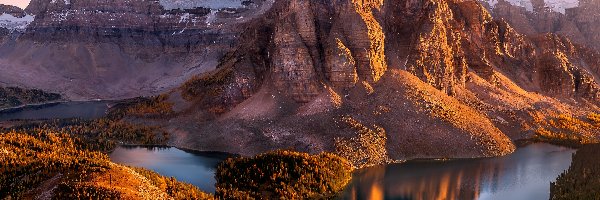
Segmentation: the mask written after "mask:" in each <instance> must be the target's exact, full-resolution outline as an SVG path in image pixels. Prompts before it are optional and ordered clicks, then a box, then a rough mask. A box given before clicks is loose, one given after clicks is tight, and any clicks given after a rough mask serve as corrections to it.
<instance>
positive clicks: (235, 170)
mask: <svg viewBox="0 0 600 200" xmlns="http://www.w3.org/2000/svg"><path fill="white" fill-rule="evenodd" d="M353 168H354V167H353V166H352V164H351V163H350V162H348V160H346V159H344V158H341V157H339V156H336V155H334V154H330V153H321V154H318V155H309V154H307V153H298V152H292V151H284V150H279V151H274V152H269V153H264V154H260V155H257V156H255V157H251V158H229V159H227V160H226V161H224V162H223V163H221V164H220V165H219V167H218V169H217V174H216V178H217V184H216V186H217V192H216V196H217V197H218V198H220V199H332V198H334V197H336V196H337V195H338V194H339V192H340V191H342V190H343V189H344V188H345V187H346V185H347V184H348V183H349V182H350V179H351V178H352V170H353Z"/></svg>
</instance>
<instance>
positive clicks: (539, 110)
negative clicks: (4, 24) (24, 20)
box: [0, 0, 600, 166]
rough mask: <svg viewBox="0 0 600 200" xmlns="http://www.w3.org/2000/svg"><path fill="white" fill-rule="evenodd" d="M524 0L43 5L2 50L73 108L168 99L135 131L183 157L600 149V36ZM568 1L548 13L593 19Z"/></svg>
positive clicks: (11, 63)
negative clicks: (569, 27) (540, 25)
mask: <svg viewBox="0 0 600 200" xmlns="http://www.w3.org/2000/svg"><path fill="white" fill-rule="evenodd" d="M515 2H521V3H523V2H525V3H527V2H528V1H527V0H524V1H510V2H506V1H499V2H493V3H494V4H493V5H491V4H490V2H484V4H483V5H482V4H480V3H479V2H477V1H463V0H385V1H384V0H365V1H358V0H337V1H325V0H290V1H270V0H268V1H263V0H256V1H244V2H237V1H228V2H226V3H224V4H197V5H196V4H193V5H192V4H179V3H176V2H175V1H142V0H134V1H111V2H97V1H87V0H82V1H73V2H71V1H69V3H67V1H50V0H35V1H33V2H32V4H31V5H30V6H29V7H28V8H27V9H26V10H25V11H24V12H25V13H24V14H25V15H27V14H32V15H35V20H33V21H32V22H31V23H30V24H28V26H27V27H26V29H25V31H12V32H10V31H9V34H5V35H6V36H5V37H4V39H3V40H2V41H3V43H2V44H1V45H0V69H2V70H3V72H5V73H2V74H0V79H2V80H3V82H5V83H6V84H7V85H10V84H18V85H19V84H23V85H25V86H28V87H29V88H39V89H43V90H45V91H55V92H59V93H61V94H64V96H65V98H68V99H90V98H126V97H132V96H145V95H156V94H159V93H160V94H162V95H160V96H159V97H157V102H153V103H148V102H146V103H141V104H139V105H137V106H135V105H134V106H133V107H130V108H128V109H129V110H130V111H131V110H133V112H125V116H124V118H123V119H124V120H125V121H129V122H131V123H135V124H141V125H144V126H151V127H157V128H158V129H160V131H163V132H165V133H168V135H169V138H168V140H169V141H167V143H168V144H170V145H174V146H178V147H185V148H189V149H196V150H205V151H223V152H229V153H236V154H242V155H255V154H259V153H263V152H267V151H270V150H276V149H294V150H298V151H303V152H310V153H320V152H323V151H327V152H336V153H338V154H340V155H344V156H345V157H346V158H347V159H348V160H351V161H354V163H353V164H355V165H357V166H370V165H374V164H381V163H385V162H390V161H394V160H404V159H410V158H448V157H455V158H472V157H491V156H501V155H506V154H509V153H511V152H513V151H514V149H515V142H516V141H521V140H542V141H550V142H556V143H560V142H564V141H566V142H565V143H569V144H572V145H580V144H584V143H592V142H596V141H597V140H598V139H600V133H599V132H598V129H596V128H595V127H596V122H595V121H594V120H595V118H594V117H591V118H590V117H589V116H595V115H596V113H600V108H599V107H598V98H599V97H600V85H599V84H598V83H599V82H598V81H599V80H600V79H599V77H600V57H598V52H597V48H596V47H595V45H594V44H593V43H592V42H589V41H591V40H593V38H594V37H587V36H586V37H584V38H586V40H580V39H578V38H577V37H572V36H571V35H568V34H562V33H561V32H560V31H542V30H535V31H528V30H526V27H527V26H529V25H523V24H522V23H517V22H516V21H514V20H512V19H511V18H508V17H503V15H501V12H500V11H502V9H503V5H504V6H515V5H514V4H515ZM563 3H564V4H560V3H553V4H551V5H552V6H551V7H549V9H546V10H545V11H544V12H546V11H547V12H548V13H553V14H552V15H555V14H556V15H567V18H569V19H580V18H572V17H568V16H569V13H571V14H573V13H574V12H572V11H573V9H576V8H575V7H573V5H571V4H569V3H568V2H563ZM527 5H529V4H527ZM593 5H594V4H593V2H583V3H581V5H579V6H578V7H577V8H586V9H587V8H590V9H588V11H589V10H594V9H595V7H594V6H593ZM225 7H230V8H225ZM518 7H522V5H521V4H519V5H518ZM542 7H543V6H542ZM175 8H178V9H175ZM511 8H512V7H511ZM538 8H540V6H539V5H537V4H536V5H534V4H532V7H531V9H534V10H533V11H534V12H535V13H537V14H540V13H544V12H541V10H537V11H536V10H535V9H538ZM592 8H594V9H592ZM527 9H529V7H527V6H525V8H523V10H524V12H530V11H529V10H527ZM531 9H530V10H531ZM490 10H491V11H492V12H490ZM509 10H510V11H511V12H512V11H513V9H509ZM563 10H564V12H563ZM596 10H597V9H596ZM557 11H558V12H557ZM588 11H586V12H588ZM549 15H550V14H549ZM525 16H527V15H525ZM15 17H16V16H15ZM589 17H591V18H589ZM589 17H588V18H585V19H587V21H590V20H589V19H591V20H592V21H593V16H592V15H590V16H589ZM581 19H582V20H583V18H581ZM584 21H586V20H584ZM530 22H532V21H530ZM534 25H535V24H534ZM578 26H579V27H583V26H581V25H578ZM523 27H525V28H523ZM590 31H591V30H590ZM5 32H6V31H5ZM589 34H590V35H594V32H593V31H592V32H589ZM62 54H66V55H73V56H69V57H61V56H55V55H62ZM33 56H34V57H36V58H37V59H29V58H31V57H33ZM23 70H26V71H23ZM35 77H43V78H35ZM22 80H28V81H26V82H24V81H22ZM73 86H77V87H73ZM136 110H139V112H136ZM347 147H356V148H347ZM365 155H366V156H365Z"/></svg>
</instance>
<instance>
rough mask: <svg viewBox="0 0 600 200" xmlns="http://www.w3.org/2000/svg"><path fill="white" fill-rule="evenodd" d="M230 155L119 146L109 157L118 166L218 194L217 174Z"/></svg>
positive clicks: (175, 149)
mask: <svg viewBox="0 0 600 200" xmlns="http://www.w3.org/2000/svg"><path fill="white" fill-rule="evenodd" d="M227 157H228V155H225V154H220V153H199V152H188V151H183V150H180V149H177V148H158V147H154V148H147V147H125V146H120V147H117V148H116V149H115V151H113V152H112V153H111V154H110V159H111V160H112V161H113V162H115V163H120V164H124V165H130V166H135V167H143V168H146V169H151V170H153V171H156V172H158V173H159V174H161V175H163V176H167V177H171V176H172V177H175V178H176V179H177V180H179V181H183V182H186V183H191V184H193V185H196V186H198V187H199V188H200V189H201V190H202V191H205V192H211V193H212V192H214V191H215V182H216V180H215V177H214V175H215V171H216V168H217V166H218V164H219V163H220V162H221V161H223V160H224V159H226V158H227Z"/></svg>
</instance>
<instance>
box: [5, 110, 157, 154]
mask: <svg viewBox="0 0 600 200" xmlns="http://www.w3.org/2000/svg"><path fill="white" fill-rule="evenodd" d="M0 131H3V132H8V131H17V132H22V133H29V134H35V133H38V132H59V133H66V134H69V135H72V136H74V137H77V138H79V139H80V140H81V141H83V142H82V143H83V145H86V147H85V148H86V149H90V150H97V151H103V152H107V151H111V150H112V149H114V148H115V147H116V144H117V143H126V144H140V145H164V144H166V143H167V141H168V140H169V134H168V133H167V132H165V131H162V130H161V129H159V128H158V127H154V126H146V125H142V124H134V123H130V122H127V121H125V120H121V119H112V118H101V119H97V120H81V119H57V120H50V121H44V122H29V123H25V124H22V125H19V126H16V127H11V128H10V129H3V130H2V129H0Z"/></svg>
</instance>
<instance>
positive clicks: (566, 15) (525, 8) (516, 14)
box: [481, 0, 600, 50]
mask: <svg viewBox="0 0 600 200" xmlns="http://www.w3.org/2000/svg"><path fill="white" fill-rule="evenodd" d="M481 2H482V3H483V4H484V5H486V6H488V7H487V8H488V9H489V10H490V12H491V13H492V15H493V16H494V17H496V18H502V19H505V20H507V21H508V22H509V23H510V24H511V25H512V26H513V27H515V29H516V30H517V31H519V32H521V33H524V34H529V35H533V34H543V33H556V34H559V35H562V36H565V37H568V38H569V39H571V40H572V41H574V42H575V43H579V44H585V45H588V47H590V48H594V49H596V50H599V49H600V43H599V42H598V41H599V40H598V39H599V35H600V29H599V28H597V27H598V25H600V24H598V23H600V18H599V17H600V16H599V15H598V10H599V9H600V3H599V2H598V1H594V0H566V1H557V0H523V1H521V2H523V3H515V2H513V1H505V0H501V1H497V2H496V1H487V0H482V1H481Z"/></svg>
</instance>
